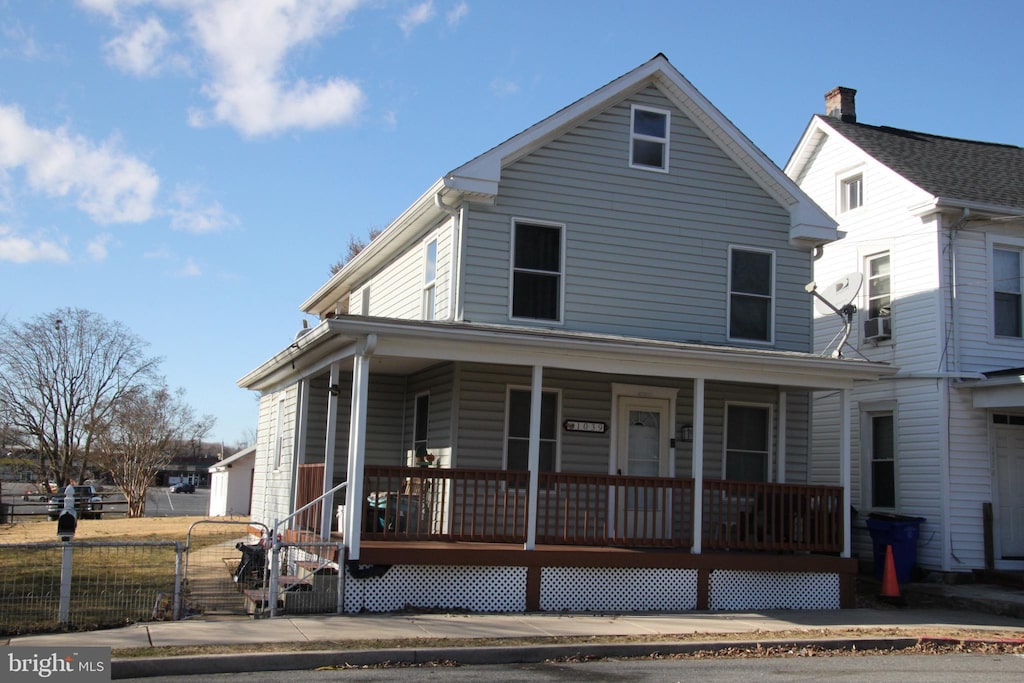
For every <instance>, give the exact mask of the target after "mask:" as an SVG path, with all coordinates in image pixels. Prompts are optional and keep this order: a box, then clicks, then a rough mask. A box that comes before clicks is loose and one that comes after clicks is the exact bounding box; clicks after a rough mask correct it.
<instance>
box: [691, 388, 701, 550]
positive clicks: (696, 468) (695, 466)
mask: <svg viewBox="0 0 1024 683" xmlns="http://www.w3.org/2000/svg"><path fill="white" fill-rule="evenodd" d="M691 458H692V465H691V467H690V469H691V470H692V471H693V545H692V546H691V552H692V553H693V554H694V555H700V548H701V543H702V541H703V539H702V538H701V536H702V531H703V529H704V379H703V378H701V377H698V378H697V379H695V380H693V454H692V456H691Z"/></svg>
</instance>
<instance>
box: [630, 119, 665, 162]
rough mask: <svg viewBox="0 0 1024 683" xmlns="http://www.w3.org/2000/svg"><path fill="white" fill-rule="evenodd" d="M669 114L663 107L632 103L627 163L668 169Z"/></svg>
mask: <svg viewBox="0 0 1024 683" xmlns="http://www.w3.org/2000/svg"><path fill="white" fill-rule="evenodd" d="M670 117H671V115H670V114H669V112H667V111H665V110H663V109H651V108H650V107H641V106H640V105H637V104H634V105H633V108H632V121H631V126H630V136H629V165H630V166H632V167H633V168H645V169H648V170H652V171H668V134H669V130H670V129H671V126H670V122H671V118H670Z"/></svg>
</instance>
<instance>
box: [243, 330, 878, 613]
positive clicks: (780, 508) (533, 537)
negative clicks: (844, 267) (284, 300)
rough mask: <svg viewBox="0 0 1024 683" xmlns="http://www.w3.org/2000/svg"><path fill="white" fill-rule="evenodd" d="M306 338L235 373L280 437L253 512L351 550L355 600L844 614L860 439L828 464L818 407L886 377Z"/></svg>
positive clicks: (431, 334)
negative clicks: (813, 441) (814, 441)
mask: <svg viewBox="0 0 1024 683" xmlns="http://www.w3.org/2000/svg"><path fill="white" fill-rule="evenodd" d="M296 346H297V347H298V348H297V350H296V351H290V350H289V351H285V352H282V354H279V357H275V359H272V361H270V362H268V363H267V364H265V366H264V367H262V368H260V369H258V370H257V371H255V372H254V373H252V374H251V376H250V377H248V378H246V379H245V380H243V385H245V386H249V387H250V388H256V389H259V390H261V391H263V392H264V398H263V400H262V401H261V419H262V420H264V421H265V423H266V424H268V425H269V426H270V430H269V431H270V432H271V433H272V434H276V435H277V436H276V437H275V440H272V441H270V442H269V443H268V444H266V445H265V446H264V451H265V455H264V462H265V463H266V465H265V467H266V469H267V471H268V474H267V475H266V479H265V480H264V481H263V482H262V486H263V488H264V492H263V493H262V496H263V503H262V505H259V506H256V507H257V508H258V509H260V510H261V512H260V514H261V515H262V519H261V520H260V521H263V522H265V523H266V524H267V525H268V526H271V527H273V528H274V529H275V532H278V531H279V532H280V533H281V534H282V536H283V537H284V538H285V539H286V540H287V541H289V542H292V543H302V542H303V541H304V539H305V540H308V541H309V542H310V543H312V542H313V541H315V540H319V541H320V542H324V541H328V540H331V539H333V540H336V541H338V542H340V543H341V546H340V547H341V548H342V550H341V552H342V553H343V555H344V556H343V557H341V556H336V557H334V558H333V559H334V560H336V561H338V563H339V566H342V567H344V568H345V572H346V576H347V577H348V578H349V579H350V581H349V583H348V586H349V588H347V589H346V591H347V592H348V591H351V595H348V594H346V596H345V601H344V602H345V605H346V606H347V607H346V609H349V610H357V611H358V610H364V609H365V610H371V611H377V610H389V609H403V608H405V607H408V606H419V607H450V608H460V609H471V610H484V611H516V610H525V609H544V610H605V609H648V610H676V609H698V608H699V609H755V608H761V609H769V608H835V607H840V606H851V605H852V601H853V578H854V576H855V573H856V571H857V565H856V561H855V560H854V559H852V558H851V557H850V542H849V528H850V519H849V517H850V514H851V508H850V500H849V490H850V487H849V475H850V453H849V430H850V425H849V423H848V418H844V421H843V422H842V423H840V424H836V425H829V428H830V429H836V430H837V431H838V432H839V434H840V436H841V438H840V450H839V452H837V453H829V454H820V456H819V459H818V461H817V462H815V460H814V458H812V457H811V453H810V452H809V433H810V423H811V415H810V400H809V396H810V392H811V391H822V390H827V391H829V392H831V394H832V395H833V396H834V397H835V400H837V401H839V402H841V403H843V404H844V406H845V402H846V401H847V400H848V394H849V390H850V389H851V387H852V385H853V383H854V382H855V381H861V380H868V381H870V380H874V379H877V378H878V377H879V376H880V375H884V374H887V373H888V372H889V369H888V368H887V366H880V365H877V364H871V363H865V362H859V361H846V360H840V359H833V358H823V357H820V356H814V355H811V354H802V353H793V352H776V351H769V350H752V349H737V348H731V347H710V346H700V345H693V344H682V343H671V342H660V341H652V340H644V339H633V338H622V337H612V336H597V335H592V334H578V333H572V332H553V331H551V330H528V329H521V328H511V329H510V328H492V327H481V326H475V325H469V324H463V323H459V324H450V323H449V324H445V323H440V324H438V323H416V322H409V321H394V320H379V319H364V318H345V319H344V320H328V321H324V322H323V323H322V324H321V325H320V326H318V327H317V328H315V329H314V330H312V331H310V332H309V333H308V334H307V335H305V336H303V337H302V338H301V339H300V342H299V344H297V345H296ZM549 399H550V401H549ZM428 410H429V414H428ZM838 414H839V415H848V414H849V411H847V410H840V411H838ZM745 416H746V417H750V416H753V417H754V418H755V419H751V420H748V421H745V422H744V421H743V420H742V419H741V418H744V417H745ZM421 417H422V420H421ZM275 422H276V429H275V427H274V423H275ZM421 423H422V424H421ZM737 425H742V427H743V428H742V429H737ZM748 428H749V429H748ZM754 436H756V438H753V437H754ZM421 448H422V449H425V450H427V451H428V452H429V454H431V455H432V456H434V457H433V458H431V459H430V460H429V461H427V462H425V463H422V464H429V465H430V466H425V467H418V466H413V465H414V463H415V462H418V459H417V458H416V457H415V454H416V453H418V452H419V451H420V449H421ZM289 457H292V458H293V459H292V460H291V462H289ZM727 461H728V462H727ZM517 465H518V466H517ZM736 472H739V473H741V474H744V475H748V476H742V477H734V476H726V475H727V474H735V473H736ZM815 482H822V483H815ZM257 488H258V487H257ZM286 491H287V492H290V495H288V496H286V497H285V496H282V495H281V493H282V492H286ZM335 494H337V498H336V499H335ZM257 497H259V492H257ZM307 505H308V506H309V507H307V508H306V509H304V510H303V512H302V513H301V514H298V515H293V514H292V511H296V510H299V509H302V508H304V507H305V506H307ZM339 507H341V508H343V510H344V512H343V513H342V514H340V515H339V514H338V508H339ZM254 516H255V515H254ZM336 520H338V521H337V522H336ZM332 527H333V528H332ZM623 596H629V597H628V599H625V598H623ZM624 599H625V602H623V600H624Z"/></svg>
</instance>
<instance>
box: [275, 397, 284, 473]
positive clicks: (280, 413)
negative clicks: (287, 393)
mask: <svg viewBox="0 0 1024 683" xmlns="http://www.w3.org/2000/svg"><path fill="white" fill-rule="evenodd" d="M283 458H284V399H283V398H281V399H278V401H277V425H276V429H275V431H274V469H275V470H277V469H280V468H281V461H282V459H283Z"/></svg>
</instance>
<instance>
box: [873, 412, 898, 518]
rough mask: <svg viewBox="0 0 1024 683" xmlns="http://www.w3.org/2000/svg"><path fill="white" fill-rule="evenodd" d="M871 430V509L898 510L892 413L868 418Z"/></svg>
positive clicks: (877, 414)
mask: <svg viewBox="0 0 1024 683" xmlns="http://www.w3.org/2000/svg"><path fill="white" fill-rule="evenodd" d="M868 418H869V420H870V422H869V425H870V429H871V441H870V443H871V454H870V458H871V460H870V465H871V473H870V475H871V482H870V486H871V507H872V508H886V509H895V508H896V434H895V431H894V421H893V414H892V413H891V412H885V413H872V414H870V415H869V416H868Z"/></svg>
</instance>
